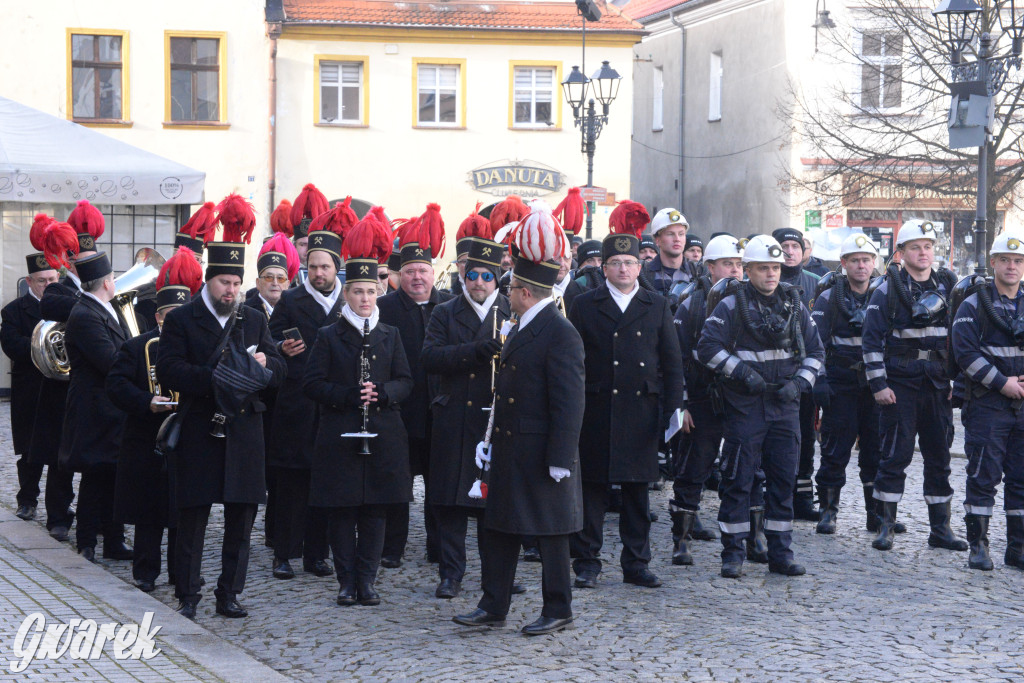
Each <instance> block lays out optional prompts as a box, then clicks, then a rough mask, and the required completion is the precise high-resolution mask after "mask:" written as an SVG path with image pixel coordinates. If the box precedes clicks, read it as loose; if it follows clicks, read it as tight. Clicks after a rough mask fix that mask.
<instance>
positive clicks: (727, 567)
mask: <svg viewBox="0 0 1024 683" xmlns="http://www.w3.org/2000/svg"><path fill="white" fill-rule="evenodd" d="M741 576H743V563H742V562H723V563H722V578H725V579H738V578H740V577H741Z"/></svg>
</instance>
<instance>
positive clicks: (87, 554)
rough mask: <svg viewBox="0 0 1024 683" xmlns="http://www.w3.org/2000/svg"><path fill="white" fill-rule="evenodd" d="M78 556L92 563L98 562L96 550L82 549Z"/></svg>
mask: <svg viewBox="0 0 1024 683" xmlns="http://www.w3.org/2000/svg"><path fill="white" fill-rule="evenodd" d="M78 554H79V555H81V556H82V557H84V558H85V559H87V560H89V561H90V562H93V563H95V562H96V548H80V549H79V551H78Z"/></svg>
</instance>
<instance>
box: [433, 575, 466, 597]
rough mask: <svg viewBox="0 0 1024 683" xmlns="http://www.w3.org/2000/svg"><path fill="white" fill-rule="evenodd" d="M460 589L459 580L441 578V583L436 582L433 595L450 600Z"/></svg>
mask: <svg viewBox="0 0 1024 683" xmlns="http://www.w3.org/2000/svg"><path fill="white" fill-rule="evenodd" d="M461 590H462V583H461V582H459V581H455V580H454V579H441V583H439V584H437V590H436V591H434V597H435V598H443V599H445V600H451V599H452V598H454V597H455V596H456V595H458V594H459V592H460V591H461Z"/></svg>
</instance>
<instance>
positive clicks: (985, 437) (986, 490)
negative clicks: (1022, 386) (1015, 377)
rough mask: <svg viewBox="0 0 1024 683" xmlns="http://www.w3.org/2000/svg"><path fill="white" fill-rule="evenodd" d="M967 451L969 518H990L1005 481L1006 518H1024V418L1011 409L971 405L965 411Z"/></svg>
mask: <svg viewBox="0 0 1024 683" xmlns="http://www.w3.org/2000/svg"><path fill="white" fill-rule="evenodd" d="M963 421H964V428H965V432H966V439H965V442H964V448H965V450H966V451H967V498H966V500H965V502H964V509H965V510H966V511H967V513H968V514H974V515H983V516H985V517H991V516H992V512H993V508H994V507H995V504H996V487H997V486H999V482H1000V481H1003V480H1004V477H1005V481H1006V491H1005V492H1004V496H1003V508H1004V509H1005V510H1006V514H1007V516H1015V515H1016V516H1024V415H1022V414H1020V413H1017V412H1015V411H1014V410H1013V409H1012V408H1010V407H1009V406H1008V405H1004V406H994V405H984V404H981V403H978V401H970V402H969V403H967V405H965V406H964V409H963Z"/></svg>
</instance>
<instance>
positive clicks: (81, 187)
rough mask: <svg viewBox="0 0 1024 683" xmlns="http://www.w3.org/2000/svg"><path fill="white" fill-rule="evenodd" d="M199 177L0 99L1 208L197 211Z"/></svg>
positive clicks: (201, 181) (201, 178) (174, 164)
mask: <svg viewBox="0 0 1024 683" xmlns="http://www.w3.org/2000/svg"><path fill="white" fill-rule="evenodd" d="M205 182H206V174H205V173H203V172H201V171H196V170H194V169H191V168H189V167H188V166H183V165H181V164H179V163H177V162H174V161H170V160H169V159H165V158H163V157H161V156H157V155H156V154H152V153H150V152H147V151H145V150H142V149H139V148H138V147H133V146H132V145H129V144H128V143H125V142H121V141H120V140H115V139H114V138H111V137H108V136H106V135H103V134H102V133H98V132H96V131H95V130H92V129H90V128H86V127H85V126H80V125H78V124H77V123H73V122H71V121H66V120H64V119H61V118H58V117H56V116H51V115H49V114H46V113H44V112H41V111H39V110H37V109H32V108H31V107H26V106H25V105H23V104H19V103H17V102H15V101H13V100H9V99H7V98H4V97H0V202H2V201H10V202H31V203H44V202H56V203H61V204H74V203H75V202H76V201H78V200H79V199H88V200H90V201H92V202H94V203H102V204H142V205H145V204H201V203H202V202H203V186H204V184H205Z"/></svg>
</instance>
